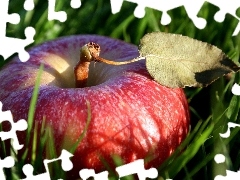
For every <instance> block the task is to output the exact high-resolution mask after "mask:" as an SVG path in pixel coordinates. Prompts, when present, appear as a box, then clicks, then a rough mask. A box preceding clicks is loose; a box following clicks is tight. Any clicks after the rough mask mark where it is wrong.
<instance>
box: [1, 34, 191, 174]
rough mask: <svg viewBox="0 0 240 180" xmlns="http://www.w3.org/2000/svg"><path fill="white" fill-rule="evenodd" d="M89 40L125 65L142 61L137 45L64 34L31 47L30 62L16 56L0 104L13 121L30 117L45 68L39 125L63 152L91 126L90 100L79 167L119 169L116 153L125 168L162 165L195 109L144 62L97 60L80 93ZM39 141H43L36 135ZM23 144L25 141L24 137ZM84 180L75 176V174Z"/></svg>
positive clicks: (77, 156) (5, 69) (76, 158)
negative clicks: (137, 163) (80, 67)
mask: <svg viewBox="0 0 240 180" xmlns="http://www.w3.org/2000/svg"><path fill="white" fill-rule="evenodd" d="M88 42H95V43H98V44H99V45H100V46H101V54H100V56H101V57H104V58H106V59H113V60H115V61H125V60H130V59H133V58H135V57H137V56H139V53H138V49H137V47H136V46H134V45H131V44H128V43H126V42H123V41H120V40H115V39H111V38H108V37H102V36H96V35H77V36H69V37H63V38H60V39H57V40H54V41H49V42H46V43H43V44H42V45H39V46H36V47H33V48H32V49H31V50H30V51H29V53H30V56H31V58H30V60H29V61H27V62H26V63H23V62H21V61H20V60H19V59H18V58H15V59H13V60H12V61H11V62H10V63H8V64H7V65H6V66H4V67H3V68H2V69H1V71H0V82H1V84H0V101H2V102H3V109H4V110H11V112H12V114H13V116H14V120H19V119H22V118H24V119H27V116H28V109H29V103H30V99H31V96H32V92H33V88H34V85H35V80H36V76H37V72H38V69H39V66H40V64H41V63H43V64H44V72H43V74H42V76H41V83H40V88H39V97H38V101H37V105H36V112H35V123H38V124H39V125H41V123H42V120H43V119H44V118H45V119H46V122H47V124H48V125H50V126H51V128H52V130H53V133H54V138H55V139H54V140H55V143H56V144H55V145H56V148H57V149H58V151H59V152H60V151H61V149H62V148H65V149H66V150H69V149H70V148H71V147H72V145H73V144H74V143H75V142H76V141H77V139H78V138H79V136H80V135H81V133H82V132H83V129H84V127H85V126H86V121H87V116H88V113H87V112H88V108H87V105H86V102H87V101H88V102H89V103H90V108H91V122H90V125H89V127H88V129H87V133H86V135H85V137H84V139H83V140H82V141H81V143H80V144H79V145H78V147H77V150H76V152H75V153H74V157H73V159H72V161H73V163H74V170H73V171H75V172H77V173H78V171H79V170H81V169H82V168H93V169H95V170H96V171H97V172H99V171H102V170H104V169H105V167H104V165H103V164H102V162H101V160H100V159H102V158H103V159H104V160H105V162H107V163H109V164H110V165H111V166H112V167H113V168H114V165H113V161H112V157H111V156H112V155H114V154H116V155H119V156H120V157H121V158H122V159H123V161H124V163H129V162H131V161H134V160H137V159H143V158H144V159H147V158H149V157H150V160H149V161H148V162H147V163H146V167H151V166H154V167H158V166H159V165H160V164H161V163H162V162H163V161H164V160H165V159H166V158H167V157H169V156H170V154H171V153H172V152H173V151H174V150H175V149H176V148H177V147H178V145H179V144H180V143H181V142H182V141H183V140H184V138H185V137H186V135H187V133H188V130H189V109H188V104H187V101H186V97H185V94H184V92H183V90H182V89H180V88H175V89H172V88H168V87H165V86H162V85H160V84H158V83H157V82H155V81H154V80H153V79H152V78H151V77H150V75H149V74H148V72H147V70H146V67H145V60H141V61H139V62H135V63H131V64H127V65H121V66H113V65H107V64H104V63H99V62H92V63H91V65H90V70H89V80H88V84H87V87H83V88H75V80H74V71H73V69H74V66H75V65H76V64H77V62H78V61H79V57H80V53H79V52H80V48H81V47H82V46H83V45H85V44H86V43H88ZM38 138H41V137H38ZM19 139H20V142H22V143H24V141H25V136H24V135H19ZM76 176H77V177H79V176H78V174H77V175H76V174H75V177H76Z"/></svg>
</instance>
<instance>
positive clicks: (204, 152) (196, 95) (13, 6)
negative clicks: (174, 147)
mask: <svg viewBox="0 0 240 180" xmlns="http://www.w3.org/2000/svg"><path fill="white" fill-rule="evenodd" d="M156 1H157V0H156ZM24 2H25V1H24V0H10V4H9V13H18V14H19V15H20V17H21V21H20V23H19V24H17V25H13V24H9V23H8V24H7V30H6V34H7V36H8V37H15V38H20V39H25V38H26V37H25V35H24V30H25V28H26V27H28V26H32V27H34V28H35V30H36V35H35V37H34V40H35V42H34V43H33V44H31V45H30V46H33V45H36V44H40V43H42V42H44V41H47V40H51V39H55V38H58V37H61V36H68V35H74V34H98V35H104V36H109V37H112V38H117V39H121V40H124V41H126V42H129V43H132V44H135V45H138V44H139V41H140V39H141V38H142V37H143V35H144V34H146V33H148V32H153V31H164V32H169V33H177V34H183V35H186V36H189V37H192V38H195V39H198V40H201V41H205V42H208V43H210V44H213V45H216V46H217V47H219V48H220V49H222V50H223V51H224V52H225V53H226V54H227V55H228V56H229V57H230V58H231V59H232V60H233V61H235V62H238V61H239V53H240V34H238V35H237V36H232V34H233V32H234V30H235V28H236V26H237V24H238V20H237V19H236V18H234V17H233V16H231V15H230V14H227V15H226V17H225V20H224V21H223V22H222V23H218V22H216V21H215V19H214V15H215V13H216V12H217V11H219V8H218V7H216V6H214V5H212V4H209V3H207V2H205V3H204V5H203V7H202V8H201V10H200V11H199V13H198V16H199V17H202V18H204V19H206V20H207V25H206V27H205V28H204V29H202V30H200V29H198V28H196V27H195V25H194V24H193V22H192V20H191V19H189V17H188V15H187V13H186V10H185V9H184V7H178V8H175V9H173V10H170V11H169V12H168V14H169V15H170V16H171V19H172V21H171V23H170V24H169V25H167V26H163V25H161V24H160V20H161V17H162V12H161V11H158V10H154V9H151V8H145V12H146V13H145V16H144V17H143V18H140V19H139V18H136V17H135V16H134V14H133V12H134V10H135V8H136V7H137V4H134V3H131V2H128V1H124V2H123V4H122V7H121V10H120V12H119V13H116V14H112V11H111V4H110V0H97V1H96V0H82V1H81V3H82V4H81V7H80V8H78V9H73V8H72V7H71V6H70V0H56V7H55V10H56V11H65V12H66V13H67V20H66V21H65V22H59V21H57V20H53V21H48V19H47V13H48V1H43V0H41V1H40V0H34V3H35V8H34V10H32V11H26V10H24V8H23V4H24ZM229 3H230V2H229ZM236 14H237V15H238V16H239V17H240V8H238V10H237V12H236ZM10 60H11V57H10V58H8V59H7V60H6V61H4V60H3V57H1V56H0V67H1V66H3V64H5V63H7V62H8V61H10ZM239 78H240V77H239V73H236V74H232V75H229V76H226V77H223V78H220V79H219V80H217V81H215V82H214V83H213V84H212V85H210V86H208V87H206V88H186V89H185V93H186V96H187V98H188V101H189V106H190V109H191V133H190V134H189V136H188V138H187V139H186V141H185V142H184V143H183V146H182V149H184V150H181V152H182V153H178V154H174V155H173V156H172V157H170V158H169V159H168V160H167V161H166V162H165V163H164V164H163V165H161V166H160V167H159V168H158V170H159V177H158V179H161V178H164V179H165V178H168V177H170V178H174V179H196V178H198V177H201V179H214V177H215V176H216V175H220V174H222V175H226V170H231V171H235V172H236V171H238V170H239V168H240V132H239V130H240V128H232V129H231V136H230V137H229V138H226V139H224V138H221V137H220V136H219V133H224V132H226V130H227V123H228V122H234V123H237V124H240V117H239V107H240V97H239V96H235V95H233V94H232V93H231V87H232V86H233V84H234V83H235V82H236V83H240V80H239ZM219 153H221V154H223V155H224V156H225V157H226V161H225V162H224V163H220V164H217V163H216V162H215V161H214V156H215V155H216V154H219Z"/></svg>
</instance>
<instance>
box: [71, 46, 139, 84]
mask: <svg viewBox="0 0 240 180" xmlns="http://www.w3.org/2000/svg"><path fill="white" fill-rule="evenodd" d="M99 54H100V46H99V45H98V44H97V43H94V42H89V43H88V44H85V45H84V46H83V47H82V48H81V49H80V60H79V61H78V63H77V65H76V66H75V67H74V75H75V87H76V88H84V87H86V86H87V80H88V73H89V65H90V62H92V61H95V62H103V63H105V64H110V65H124V64H130V63H133V62H136V61H139V60H142V59H143V58H144V57H138V58H134V59H131V60H128V61H122V62H116V61H112V60H108V59H104V58H102V57H99Z"/></svg>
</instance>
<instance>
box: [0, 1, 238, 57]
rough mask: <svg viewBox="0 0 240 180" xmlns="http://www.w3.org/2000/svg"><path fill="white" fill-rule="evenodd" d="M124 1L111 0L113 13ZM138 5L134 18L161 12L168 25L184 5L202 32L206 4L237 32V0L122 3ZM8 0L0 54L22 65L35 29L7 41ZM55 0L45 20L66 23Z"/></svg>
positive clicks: (1, 5) (75, 4)
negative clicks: (14, 57)
mask: <svg viewBox="0 0 240 180" xmlns="http://www.w3.org/2000/svg"><path fill="white" fill-rule="evenodd" d="M123 1H124V0H110V3H111V8H112V13H113V14H115V13H118V12H120V10H121V6H122V4H123ZM125 1H128V2H132V3H135V4H137V7H136V9H135V11H134V15H135V16H136V17H138V18H142V17H144V15H145V8H146V7H148V8H152V9H156V10H159V11H162V18H161V21H160V22H161V24H162V25H167V24H169V23H170V22H171V17H170V16H169V15H168V13H167V12H168V11H169V10H172V9H174V8H177V7H180V6H183V7H184V8H185V10H186V12H187V14H188V16H189V18H190V19H191V20H192V21H193V23H194V25H195V26H196V27H197V28H199V29H203V28H204V27H205V26H206V25H207V21H206V20H205V19H203V18H200V17H197V14H198V12H199V11H200V9H201V8H202V6H203V4H204V2H209V3H211V4H213V5H215V6H217V7H219V8H220V10H219V11H218V12H217V13H216V14H215V16H214V19H215V20H216V21H217V22H223V21H224V19H225V16H226V14H231V15H232V16H233V17H235V18H236V19H238V20H239V23H238V25H237V26H236V28H235V30H234V32H233V36H237V35H238V34H239V32H240V17H239V16H237V15H236V11H237V9H238V8H239V7H240V1H239V0H232V1H231V3H230V2H229V1H227V0H206V1H205V0H195V1H192V0H178V1H176V0H157V1H156V0H148V1H145V0H125ZM8 4H9V0H1V1H0V17H1V19H0V42H1V43H0V55H2V56H3V57H4V59H7V58H8V57H10V56H11V55H12V54H14V53H18V55H19V59H20V60H21V61H23V62H25V61H27V60H28V59H29V54H28V53H27V52H26V50H25V47H26V46H28V45H29V44H31V43H33V42H34V40H33V37H34V35H35V33H36V32H35V29H34V28H33V27H26V29H25V36H26V39H18V38H10V37H6V24H7V23H11V24H18V23H19V22H20V16H19V14H17V13H13V14H8ZM55 4H56V0H48V20H49V21H50V20H58V21H60V22H65V21H66V20H67V13H66V12H64V11H59V12H56V11H55ZM70 5H71V7H72V8H74V9H77V8H80V7H81V1H80V0H71V1H70ZM24 9H25V10H27V11H31V10H33V9H34V0H25V3H24ZM13 44H14V46H12V45H13Z"/></svg>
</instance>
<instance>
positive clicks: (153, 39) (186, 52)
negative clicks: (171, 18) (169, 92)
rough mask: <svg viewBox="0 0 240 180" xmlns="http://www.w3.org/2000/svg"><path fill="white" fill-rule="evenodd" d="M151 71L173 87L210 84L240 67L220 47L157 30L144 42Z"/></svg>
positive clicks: (148, 35)
mask: <svg viewBox="0 0 240 180" xmlns="http://www.w3.org/2000/svg"><path fill="white" fill-rule="evenodd" d="M139 52H140V56H141V57H145V58H146V67H147V70H148V72H149V73H150V75H151V76H152V77H153V78H154V79H155V80H156V81H157V82H158V83H160V84H162V85H164V86H168V87H171V88H175V87H185V86H194V87H202V86H206V85H208V84H210V83H212V82H213V81H215V80H216V79H218V78H219V77H221V76H223V75H225V74H228V73H230V72H237V71H239V69H240V67H238V66H237V65H236V64H235V63H234V62H233V61H232V60H230V59H229V58H228V57H227V56H226V55H225V54H224V53H223V52H222V51H221V50H220V49H218V48H217V47H215V46H213V45H211V44H207V43H204V42H201V41H198V40H195V39H192V38H189V37H187V36H181V35H177V34H170V33H163V32H153V33H149V34H146V35H145V36H144V37H143V38H142V39H141V42H140V47H139Z"/></svg>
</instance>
